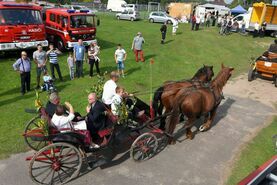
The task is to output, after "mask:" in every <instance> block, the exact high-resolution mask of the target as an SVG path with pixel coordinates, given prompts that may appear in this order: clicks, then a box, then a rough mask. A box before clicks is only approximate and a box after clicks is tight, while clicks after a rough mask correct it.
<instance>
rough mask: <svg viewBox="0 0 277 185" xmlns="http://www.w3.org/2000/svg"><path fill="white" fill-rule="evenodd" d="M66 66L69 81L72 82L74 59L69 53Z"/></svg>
mask: <svg viewBox="0 0 277 185" xmlns="http://www.w3.org/2000/svg"><path fill="white" fill-rule="evenodd" d="M67 64H68V68H69V76H70V80H74V59H73V56H72V53H71V52H70V53H69V55H68V58H67Z"/></svg>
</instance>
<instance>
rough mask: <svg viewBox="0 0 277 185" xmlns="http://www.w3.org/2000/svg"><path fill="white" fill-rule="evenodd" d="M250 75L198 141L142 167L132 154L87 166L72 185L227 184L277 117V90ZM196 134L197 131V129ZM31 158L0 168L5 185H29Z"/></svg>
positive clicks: (233, 88)
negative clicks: (238, 161)
mask: <svg viewBox="0 0 277 185" xmlns="http://www.w3.org/2000/svg"><path fill="white" fill-rule="evenodd" d="M246 79H247V78H246V75H242V76H239V77H238V78H235V79H233V80H232V81H231V82H230V83H228V84H227V85H226V87H225V88H224V95H225V98H226V99H225V100H224V101H223V102H222V103H221V105H220V107H219V109H218V113H217V116H216V119H215V121H214V124H213V126H212V128H211V129H210V130H209V131H207V132H204V133H198V134H196V136H195V138H194V140H192V141H188V140H186V139H185V138H184V137H180V138H179V142H177V144H176V145H174V146H168V147H166V148H165V149H164V150H163V151H162V152H160V153H159V154H158V155H157V156H155V157H154V158H152V159H150V160H149V161H146V162H143V163H135V162H133V161H132V160H130V159H129V154H128V151H125V153H124V152H123V153H121V154H120V155H117V156H115V155H113V151H111V150H107V151H106V154H107V155H106V158H107V159H110V160H112V161H110V162H108V163H107V164H106V165H102V166H101V167H98V168H96V169H94V170H91V171H90V170H88V169H87V168H86V166H84V168H83V170H82V175H81V176H80V177H79V178H77V179H76V180H74V181H73V182H71V183H69V184H72V185H73V184H78V185H87V184H97V185H109V184H113V185H130V184H132V185H172V184H174V185H176V184H182V185H198V184H199V185H203V184H205V185H216V184H223V182H224V178H225V177H226V174H227V173H228V169H229V168H230V165H231V163H232V160H233V158H234V156H235V155H236V154H237V153H238V151H239V149H240V147H241V146H242V145H243V144H245V143H246V142H247V141H249V139H251V138H252V137H253V136H255V134H256V133H257V132H258V131H259V130H260V129H261V128H263V127H265V126H266V125H267V124H268V122H269V121H270V118H271V117H272V116H273V115H276V103H277V88H275V87H274V85H273V84H271V82H270V81H264V80H259V79H258V80H256V81H253V82H251V83H249V82H247V80H246ZM195 129H196V128H195ZM31 154H32V152H29V153H24V154H17V155H14V156H12V157H11V158H9V159H7V160H3V161H1V162H0V172H1V173H0V185H29V184H32V182H31V180H30V178H29V176H28V162H25V160H24V159H25V157H26V156H28V155H31Z"/></svg>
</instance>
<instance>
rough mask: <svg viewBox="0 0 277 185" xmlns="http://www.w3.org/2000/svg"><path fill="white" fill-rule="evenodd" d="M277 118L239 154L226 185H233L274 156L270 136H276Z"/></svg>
mask: <svg viewBox="0 0 277 185" xmlns="http://www.w3.org/2000/svg"><path fill="white" fill-rule="evenodd" d="M276 130H277V117H275V119H274V120H273V122H272V123H271V125H270V126H268V127H267V128H264V129H263V130H262V131H261V132H260V133H259V134H258V135H257V136H256V137H255V138H254V139H253V140H252V141H251V142H250V143H249V144H248V145H247V146H246V147H245V148H244V149H243V151H242V152H241V154H240V156H239V158H238V160H237V161H236V163H235V165H234V168H233V169H232V173H231V176H230V177H229V179H228V181H227V185H235V184H237V183H238V182H240V181H241V180H242V179H243V178H245V177H246V176H247V175H248V174H250V173H251V172H252V171H254V170H256V168H257V167H259V166H260V165H261V164H263V163H264V162H266V161H267V160H269V159H270V158H271V157H272V156H273V155H275V154H276V151H275V150H274V143H273V139H272V136H274V135H276Z"/></svg>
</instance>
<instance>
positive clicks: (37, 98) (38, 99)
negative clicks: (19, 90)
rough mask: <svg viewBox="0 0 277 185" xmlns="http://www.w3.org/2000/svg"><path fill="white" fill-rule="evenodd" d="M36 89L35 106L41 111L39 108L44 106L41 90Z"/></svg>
mask: <svg viewBox="0 0 277 185" xmlns="http://www.w3.org/2000/svg"><path fill="white" fill-rule="evenodd" d="M35 91H36V99H35V107H36V108H37V111H39V109H40V108H41V107H42V103H41V100H40V92H39V91H37V90H35Z"/></svg>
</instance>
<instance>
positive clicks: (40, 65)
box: [33, 44, 47, 89]
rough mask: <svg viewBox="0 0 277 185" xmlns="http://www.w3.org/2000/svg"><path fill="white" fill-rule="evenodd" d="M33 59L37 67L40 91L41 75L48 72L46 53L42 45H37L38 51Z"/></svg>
mask: <svg viewBox="0 0 277 185" xmlns="http://www.w3.org/2000/svg"><path fill="white" fill-rule="evenodd" d="M33 59H34V62H35V64H36V66H37V89H38V88H40V76H41V73H42V74H43V73H44V71H46V70H47V68H46V61H47V56H46V52H45V51H43V48H42V46H41V44H38V45H37V50H36V51H35V52H34V53H33Z"/></svg>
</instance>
